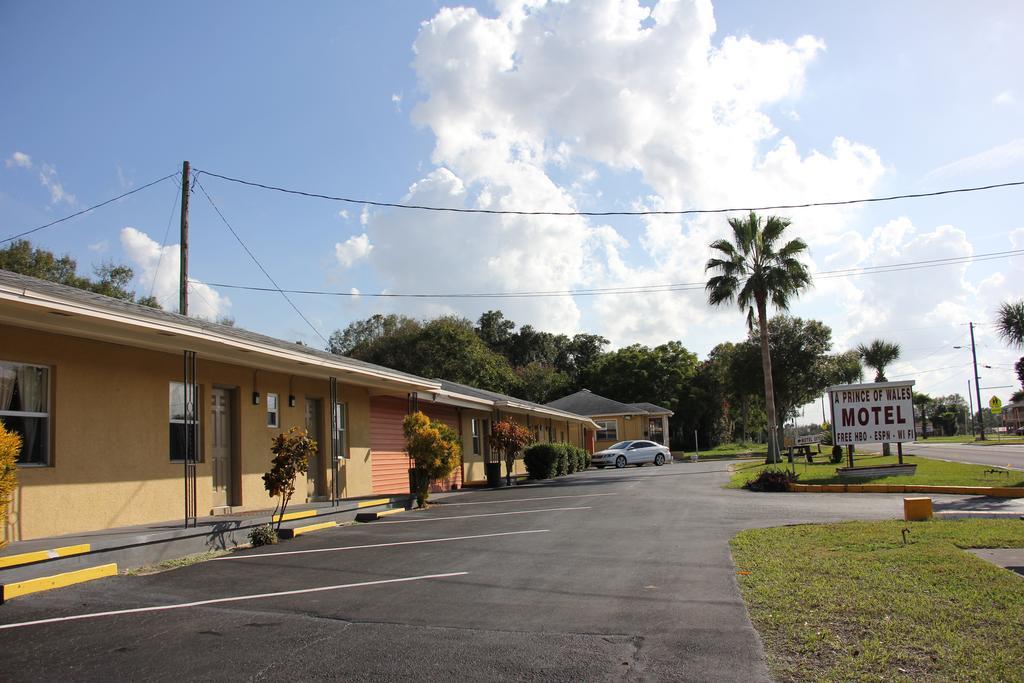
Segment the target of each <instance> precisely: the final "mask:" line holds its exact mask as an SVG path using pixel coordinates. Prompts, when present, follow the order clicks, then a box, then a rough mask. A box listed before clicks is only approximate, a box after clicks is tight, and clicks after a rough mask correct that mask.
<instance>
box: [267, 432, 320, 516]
mask: <svg viewBox="0 0 1024 683" xmlns="http://www.w3.org/2000/svg"><path fill="white" fill-rule="evenodd" d="M270 452H271V453H273V454H274V458H273V460H272V461H271V466H270V470H269V471H268V472H266V473H265V474H264V475H263V488H265V489H266V490H267V493H268V494H269V495H270V497H271V498H277V499H278V502H277V504H276V505H275V507H274V515H275V516H276V517H277V531H280V530H281V522H282V521H283V520H284V511H285V509H286V508H287V507H288V503H289V501H291V499H292V496H294V495H295V479H296V478H297V477H298V476H299V475H300V474H306V472H308V471H309V458H310V456H312V455H316V452H317V444H316V441H314V440H313V439H311V438H309V435H308V434H306V430H304V429H303V430H300V429H298V428H297V427H292V428H291V429H289V430H288V433H287V434H284V433H282V434H278V435H277V436H276V437H274V440H273V445H272V446H271V447H270Z"/></svg>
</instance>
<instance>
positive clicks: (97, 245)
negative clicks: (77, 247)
mask: <svg viewBox="0 0 1024 683" xmlns="http://www.w3.org/2000/svg"><path fill="white" fill-rule="evenodd" d="M109 247H110V245H109V244H108V243H107V241H106V240H100V241H99V242H94V243H92V244H90V245H88V247H86V248H87V249H88V250H89V251H95V252H96V253H98V254H102V253H103V252H105V251H106V250H107V249H108V248H109Z"/></svg>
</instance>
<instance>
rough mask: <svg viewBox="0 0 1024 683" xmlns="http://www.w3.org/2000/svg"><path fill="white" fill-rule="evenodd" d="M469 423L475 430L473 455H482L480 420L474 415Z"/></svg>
mask: <svg viewBox="0 0 1024 683" xmlns="http://www.w3.org/2000/svg"><path fill="white" fill-rule="evenodd" d="M469 424H470V427H471V428H472V430H473V455H480V421H479V420H477V419H476V418H475V417H473V418H470V420H469Z"/></svg>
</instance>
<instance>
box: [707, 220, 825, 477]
mask: <svg viewBox="0 0 1024 683" xmlns="http://www.w3.org/2000/svg"><path fill="white" fill-rule="evenodd" d="M789 225H790V221H789V219H788V218H781V217H778V216H769V217H768V218H767V219H766V220H763V219H761V218H759V217H758V216H757V214H755V213H754V212H753V211H751V212H750V215H749V216H748V217H747V218H746V219H745V220H743V219H739V218H730V219H729V226H730V227H731V228H732V232H733V241H731V242H730V241H729V240H727V239H721V240H716V241H714V242H712V243H711V245H710V246H711V249H712V250H714V251H716V252H718V253H719V256H716V257H714V258H711V259H709V260H708V262H707V264H706V265H705V267H704V269H705V271H711V272H714V273H717V274H716V275H713V276H712V277H711V278H709V279H708V281H707V285H706V286H705V289H706V291H707V294H708V302H709V303H710V304H711V305H712V306H719V305H722V304H725V303H732V302H735V303H736V304H737V305H738V306H739V307H740V310H742V311H745V312H746V313H747V324H748V326H749V327H751V328H753V326H754V321H755V316H754V311H755V309H756V322H757V325H758V328H759V331H760V342H761V367H762V373H761V374H762V376H763V377H764V399H765V410H766V412H767V414H768V424H769V425H771V426H773V427H774V425H776V424H779V420H778V416H777V414H776V406H775V388H774V381H773V376H772V359H771V351H770V343H769V342H770V339H769V331H768V304H769V302H770V303H771V304H773V305H774V306H775V307H776V308H777V309H778V310H782V311H784V310H787V309H788V308H789V302H790V300H791V299H792V298H794V297H796V296H799V294H800V293H801V292H802V291H804V290H805V289H806V288H807V287H809V286H810V283H811V276H810V273H809V272H808V271H807V268H806V266H804V264H803V263H802V262H801V261H800V260H799V258H798V257H799V256H800V255H801V254H803V253H804V252H805V251H806V250H807V244H806V243H805V242H804V241H803V240H801V239H793V240H790V241H789V242H786V243H785V244H783V245H781V246H779V243H780V242H781V239H782V235H783V233H784V232H785V231H786V228H788V227H789ZM768 441H769V443H768V462H778V459H779V451H778V440H777V439H776V438H769V440H768Z"/></svg>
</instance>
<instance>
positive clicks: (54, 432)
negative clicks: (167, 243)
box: [0, 271, 598, 541]
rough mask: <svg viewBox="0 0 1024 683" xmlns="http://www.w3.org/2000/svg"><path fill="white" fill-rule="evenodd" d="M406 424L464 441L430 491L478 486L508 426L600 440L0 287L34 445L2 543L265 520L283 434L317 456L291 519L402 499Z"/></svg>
mask: <svg viewBox="0 0 1024 683" xmlns="http://www.w3.org/2000/svg"><path fill="white" fill-rule="evenodd" d="M332 406H333V410H332ZM414 410H422V411H423V412H424V413H426V414H427V415H428V416H430V417H432V418H433V419H437V420H441V421H444V422H446V423H447V424H449V425H450V426H452V427H453V428H454V429H456V430H457V431H458V432H459V433H460V435H461V438H462V443H463V460H462V462H461V463H460V466H459V467H457V468H456V470H455V471H454V472H453V474H452V475H451V476H450V477H449V478H448V479H447V480H446V481H437V482H433V484H432V488H433V489H434V490H450V489H453V488H458V487H461V486H463V485H464V484H466V485H468V484H474V483H482V482H483V481H484V480H485V462H487V461H488V458H491V457H492V456H491V454H490V451H489V448H488V447H487V439H486V435H487V433H488V431H489V429H490V425H491V424H493V423H494V422H495V421H497V420H499V419H504V418H506V417H510V418H512V419H514V420H516V421H517V422H520V423H521V424H524V425H526V426H527V427H529V428H530V429H531V430H532V431H533V432H534V435H535V438H536V439H537V440H539V441H571V442H572V443H577V444H580V445H583V444H587V443H591V442H592V440H593V437H594V434H595V432H596V430H597V428H598V425H597V424H595V422H594V421H593V420H591V419H590V418H589V417H585V416H581V415H578V414H574V413H571V412H566V411H563V410H559V409H557V408H553V407H547V406H540V405H537V404H533V403H530V402H527V401H522V400H520V399H515V398H513V397H510V396H505V395H502V394H495V393H492V392H485V391H481V390H478V389H474V388H472V387H467V386H464V385H458V384H454V383H451V382H444V381H440V380H433V379H425V378H422V377H417V376H415V375H410V374H406V373H402V372H398V371H395V370H391V369H388V368H384V367H380V366H377V365H373V364H370V363H364V362H361V361H357V360H354V359H351V358H346V357H343V356H337V355H333V354H330V353H327V352H324V351H318V350H315V349H311V348H309V347H306V346H303V345H300V344H293V343H290V342H286V341H281V340H278V339H274V338H271V337H267V336H264V335H259V334H255V333H253V332H248V331H246V330H242V329H238V328H234V327H230V326H225V325H219V324H216V323H210V322H206V321H203V320H198V319H195V318H189V317H185V316H181V315H178V314H176V313H170V312H167V311H161V310H157V309H152V308H148V307H145V306H139V305H137V304H133V303H129V302H125V301H121V300H117V299H112V298H109V297H105V296H101V295H97V294H93V293H92V292H87V291H83V290H79V289H75V288H71V287H67V286H64V285H59V284H55V283H52V282H47V281H44V280H38V279H36V278H31V277H27V276H23V275H18V274H15V273H10V272H7V271H0V420H3V422H4V424H5V425H6V426H7V428H8V429H12V430H14V431H17V432H19V433H20V434H21V435H22V437H23V442H24V443H23V447H22V453H21V456H20V458H19V461H18V473H17V474H18V486H17V489H16V490H15V493H14V499H13V501H12V505H11V510H10V515H9V519H8V520H7V522H6V524H5V525H4V528H3V529H2V532H3V538H4V539H5V540H8V541H22V540H30V539H34V538H42V537H46V536H55V535H60V534H69V533H77V532H86V531H96V530H102V529H109V528H114V527H122V526H130V525H144V524H156V523H161V522H174V521H175V520H177V521H178V522H181V521H182V520H183V518H188V517H190V516H191V517H203V516H207V515H217V514H237V513H242V512H246V511H255V510H266V509H268V508H271V507H273V503H274V501H273V500H272V499H271V498H270V497H269V496H268V495H267V492H266V490H265V489H264V487H263V480H262V475H263V473H264V472H266V471H267V470H268V469H269V467H270V464H271V457H272V454H271V452H270V446H271V439H272V438H273V437H274V436H276V435H277V434H279V433H281V432H285V431H287V430H288V429H289V428H291V427H298V428H303V429H306V430H307V431H308V432H309V434H310V435H311V436H312V437H313V438H314V439H316V441H317V443H318V444H319V453H318V454H317V456H316V457H315V458H313V460H312V462H310V468H309V474H308V475H305V476H304V475H300V477H299V480H298V481H297V483H296V495H295V498H294V499H293V500H294V502H296V503H302V502H303V501H305V502H311V503H312V502H318V501H331V500H337V499H344V498H359V497H365V496H373V495H379V494H403V493H408V492H409V466H410V460H409V458H408V457H407V455H406V453H405V451H404V447H405V445H404V442H405V440H404V437H403V434H402V420H403V419H404V417H405V416H406V415H407V414H408V413H409V412H410V411H414ZM516 471H517V472H523V471H524V470H523V468H522V461H521V459H520V461H519V462H517V464H516Z"/></svg>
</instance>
